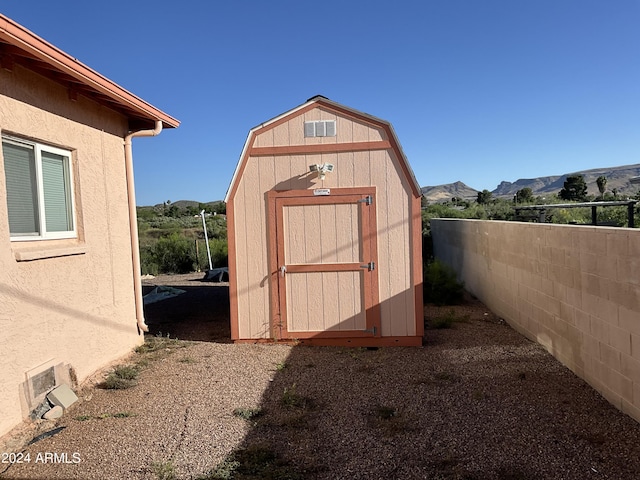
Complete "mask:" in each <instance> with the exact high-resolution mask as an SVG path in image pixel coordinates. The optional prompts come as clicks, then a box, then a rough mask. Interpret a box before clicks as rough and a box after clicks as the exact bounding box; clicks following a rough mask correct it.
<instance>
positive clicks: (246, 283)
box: [226, 97, 422, 343]
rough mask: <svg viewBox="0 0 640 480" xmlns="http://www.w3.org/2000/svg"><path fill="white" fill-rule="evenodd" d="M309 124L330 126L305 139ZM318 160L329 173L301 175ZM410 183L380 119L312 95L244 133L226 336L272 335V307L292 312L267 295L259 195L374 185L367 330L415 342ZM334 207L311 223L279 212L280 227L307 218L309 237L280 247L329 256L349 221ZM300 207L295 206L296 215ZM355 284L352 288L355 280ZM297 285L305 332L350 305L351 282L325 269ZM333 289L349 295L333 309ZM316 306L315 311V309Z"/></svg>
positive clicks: (270, 227) (417, 318) (418, 267)
mask: <svg viewBox="0 0 640 480" xmlns="http://www.w3.org/2000/svg"><path fill="white" fill-rule="evenodd" d="M314 121H333V122H335V126H336V133H335V135H332V136H322V137H308V136H305V134H304V124H305V122H314ZM325 163H330V164H333V165H334V167H335V169H334V171H333V172H332V173H330V174H327V175H326V177H325V179H324V180H320V179H318V177H317V175H316V174H313V173H310V172H309V165H312V164H319V165H321V164H325ZM416 185H417V184H416V182H415V179H414V177H413V173H412V172H411V170H410V168H409V166H408V164H407V162H406V159H405V158H404V156H403V154H402V152H401V150H400V148H399V145H398V143H397V141H396V139H395V135H394V134H393V131H392V130H391V127H390V125H388V124H387V123H386V122H383V121H380V120H379V119H376V118H374V117H370V116H367V115H364V114H360V113H359V112H356V111H354V110H351V109H349V108H347V107H344V106H341V105H338V104H336V103H334V102H331V101H329V100H327V99H325V98H324V97H314V99H310V100H309V101H308V102H307V103H306V104H304V105H302V106H301V107H298V108H296V109H294V110H292V111H290V112H286V113H285V114H283V115H282V116H280V117H276V118H275V119H272V120H270V121H268V122H265V123H264V124H262V125H260V126H259V127H256V128H254V129H252V131H251V132H250V134H249V137H248V139H247V143H246V144H245V147H244V150H243V154H242V157H241V159H240V162H239V164H238V168H237V169H236V174H235V175H234V178H233V180H232V183H231V186H230V189H229V192H228V194H227V198H226V201H227V214H228V219H229V256H230V259H229V262H230V265H229V266H230V282H231V286H230V292H231V317H232V320H231V321H232V337H233V338H234V340H252V339H253V340H267V339H274V338H278V332H277V331H275V329H274V324H275V323H277V322H278V321H279V320H278V316H279V315H280V313H279V311H280V309H284V308H288V311H289V313H291V312H292V311H293V304H292V302H293V301H292V300H291V296H289V297H287V298H288V300H287V302H288V303H287V306H284V305H282V306H280V305H279V304H278V298H277V293H276V292H277V291H278V289H279V288H281V287H278V285H277V275H276V270H277V269H278V268H279V266H277V265H275V264H274V263H273V262H274V261H275V260H274V258H273V257H274V256H275V255H276V252H275V249H276V244H277V241H276V240H274V238H275V237H276V236H277V235H276V232H275V231H274V230H275V223H274V220H273V219H271V220H270V215H275V213H274V212H271V211H270V208H271V207H270V206H269V202H270V200H269V198H268V196H269V195H272V196H277V193H275V192H287V191H304V190H307V191H311V190H314V189H317V188H324V189H329V190H330V191H331V192H338V191H339V190H340V189H349V188H362V187H374V190H373V191H374V192H375V197H376V198H375V202H374V203H375V205H374V206H373V207H372V208H375V221H376V223H377V232H376V240H377V255H378V262H377V265H376V270H375V272H374V274H375V276H376V278H375V280H376V281H377V282H378V285H377V289H378V292H376V293H377V295H378V298H377V302H379V303H377V305H376V307H375V308H379V318H380V323H379V325H378V331H377V335H379V336H381V337H386V338H391V337H393V338H412V339H414V340H416V341H417V342H418V343H419V342H420V341H421V336H422V330H421V328H422V287H421V282H422V263H421V227H420V193H419V187H416ZM273 194H275V195H273ZM331 195H333V193H331ZM309 201H313V200H309ZM344 208H345V210H339V209H337V210H336V212H338V211H342V212H343V213H342V214H335V215H331V214H326V215H325V217H324V218H320V219H318V218H317V215H318V213H317V212H316V211H314V212H315V213H311V212H310V211H308V212H307V213H299V214H298V215H303V216H302V217H300V218H297V219H295V220H294V219H293V217H289V216H288V217H286V219H285V224H287V222H288V224H289V225H290V226H292V225H293V223H294V222H295V223H296V225H298V226H299V227H300V231H302V230H304V228H305V227H304V225H305V222H306V227H307V230H310V225H311V222H316V223H317V225H318V228H317V229H316V232H317V235H316V234H315V233H309V231H307V232H306V233H305V234H302V233H298V239H299V240H300V242H292V243H290V244H289V245H288V247H291V248H289V253H287V257H298V258H303V256H304V255H303V254H302V253H300V254H299V255H298V254H296V253H291V252H294V250H295V249H298V250H300V251H301V252H302V251H307V252H311V251H314V252H315V254H314V255H315V258H314V255H312V254H311V253H309V254H308V255H307V257H306V258H308V259H311V258H313V259H312V260H308V261H309V262H312V263H313V262H319V261H320V260H319V259H320V258H321V257H322V258H324V261H328V260H327V259H328V258H332V259H333V260H331V261H339V260H340V257H341V255H342V254H343V253H344V251H340V249H339V248H338V252H337V253H336V236H338V235H340V234H339V233H336V232H339V231H340V229H341V228H342V227H344V224H345V222H349V221H350V220H349V218H350V217H349V218H347V217H348V216H349V215H350V214H349V213H346V212H349V210H348V209H347V207H344ZM303 209H304V207H302V206H301V207H300V211H301V212H302V210H303ZM292 211H293V210H292ZM292 215H294V214H293V213H292ZM314 215H315V220H312V217H314ZM345 215H346V217H345ZM305 216H306V217H307V218H306V220H305V218H304V217H305ZM354 221H355V220H354ZM345 235H346V234H345ZM323 239H324V240H323ZM278 241H280V240H278ZM332 242H333V246H331V245H330V244H331V243H332ZM270 243H271V244H270ZM294 243H296V244H295V245H294ZM338 243H340V241H338ZM305 245H306V246H305ZM343 250H344V249H343ZM293 263H295V262H293ZM320 277H322V278H320ZM350 282H351V283H350ZM355 283H356V287H357V280H356V281H355ZM303 284H304V285H307V287H306V289H302V290H301V289H300V288H298V289H297V291H296V293H295V295H296V300H295V302H293V303H295V304H296V306H297V307H296V308H297V309H298V310H299V311H300V314H301V315H306V316H308V317H309V318H311V319H312V320H310V321H311V322H312V323H313V322H314V321H315V323H316V324H317V325H316V326H315V327H310V330H317V331H322V330H323V327H322V323H323V322H325V320H327V319H328V318H329V317H332V318H339V317H340V316H341V315H342V316H344V317H349V316H350V314H352V313H353V311H352V310H353V309H351V310H348V309H344V308H343V307H344V304H345V303H347V302H348V303H349V304H352V305H353V304H354V303H356V304H357V303H358V302H359V298H358V296H359V292H355V293H353V292H351V293H349V291H350V290H352V289H353V288H354V287H353V282H352V281H351V279H349V280H345V281H342V280H340V279H339V278H338V277H337V275H335V276H334V274H333V273H327V274H323V275H322V276H321V275H319V274H318V275H315V276H313V275H308V278H307V279H306V280H303ZM339 294H342V295H346V296H348V297H349V298H348V299H347V300H346V301H343V302H342V304H341V306H339V305H338V304H339V303H340V302H339V301H338V300H337V299H338V296H339ZM417 297H419V299H418V298H417ZM341 308H342V311H340V309H341ZM356 309H357V308H356ZM320 310H323V313H319V312H320ZM347 310H348V311H349V313H346V312H347ZM303 311H304V312H306V313H302V312H303ZM314 319H315V320H314ZM351 320H353V319H351ZM327 323H330V320H327ZM344 323H345V324H347V323H349V322H348V321H345V322H344ZM335 328H336V329H339V328H340V327H339V326H336V327H335ZM300 335H301V336H302V334H300Z"/></svg>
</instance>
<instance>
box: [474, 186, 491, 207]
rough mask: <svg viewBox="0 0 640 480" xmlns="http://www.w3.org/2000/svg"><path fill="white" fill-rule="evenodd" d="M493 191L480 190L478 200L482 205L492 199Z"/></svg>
mask: <svg viewBox="0 0 640 480" xmlns="http://www.w3.org/2000/svg"><path fill="white" fill-rule="evenodd" d="M491 195H492V194H491V192H490V191H489V190H487V189H484V190H482V191H481V192H478V199H477V200H476V201H477V202H478V203H479V204H480V205H485V204H487V203H489V202H490V201H491Z"/></svg>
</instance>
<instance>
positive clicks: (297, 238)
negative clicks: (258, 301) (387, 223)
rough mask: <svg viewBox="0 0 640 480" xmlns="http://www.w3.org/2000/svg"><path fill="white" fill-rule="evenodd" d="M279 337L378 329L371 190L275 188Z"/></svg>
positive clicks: (356, 334)
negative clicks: (319, 192)
mask: <svg viewBox="0 0 640 480" xmlns="http://www.w3.org/2000/svg"><path fill="white" fill-rule="evenodd" d="M274 197H275V198H274V209H275V212H274V214H275V227H276V228H275V240H276V242H275V243H276V248H275V250H276V251H275V252H274V253H275V254H276V257H277V274H276V275H275V279H274V280H275V282H274V284H273V286H274V287H275V288H276V289H277V302H276V303H277V305H275V307H276V312H275V315H274V316H273V325H272V330H273V334H274V335H275V336H276V337H277V338H282V339H287V338H300V339H303V338H312V337H325V338H348V337H376V336H379V335H380V318H379V317H380V314H379V307H378V272H377V270H376V265H377V242H376V239H377V232H376V214H375V189H374V188H346V189H331V192H330V195H326V196H325V195H323V196H317V195H314V193H313V191H309V190H301V191H289V192H281V193H279V194H274Z"/></svg>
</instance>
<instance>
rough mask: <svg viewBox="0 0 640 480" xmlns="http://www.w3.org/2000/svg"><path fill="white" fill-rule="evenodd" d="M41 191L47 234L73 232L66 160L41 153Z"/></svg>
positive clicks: (52, 154) (51, 154)
mask: <svg viewBox="0 0 640 480" xmlns="http://www.w3.org/2000/svg"><path fill="white" fill-rule="evenodd" d="M41 155H42V189H43V192H44V218H45V220H46V230H47V232H66V231H69V230H73V225H72V224H71V212H70V198H69V192H68V191H67V185H68V184H69V180H68V177H69V175H68V172H67V168H66V167H67V165H68V162H67V159H66V157H63V156H62V155H56V154H54V153H50V152H45V151H42V153H41Z"/></svg>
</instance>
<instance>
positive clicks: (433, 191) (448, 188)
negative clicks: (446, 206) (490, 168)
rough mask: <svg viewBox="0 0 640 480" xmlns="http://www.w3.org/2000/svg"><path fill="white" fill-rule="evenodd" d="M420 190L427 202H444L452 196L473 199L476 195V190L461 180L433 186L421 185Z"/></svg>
mask: <svg viewBox="0 0 640 480" xmlns="http://www.w3.org/2000/svg"><path fill="white" fill-rule="evenodd" d="M420 190H421V191H422V194H423V195H424V196H425V198H426V199H427V200H428V201H429V202H444V201H447V200H451V199H452V198H453V197H458V198H464V199H466V200H471V199H473V200H475V199H476V198H477V197H478V191H477V190H474V189H473V188H471V187H469V186H468V185H465V184H464V183H462V182H455V183H448V184H446V185H437V186H435V187H422V188H421V189H420Z"/></svg>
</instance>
